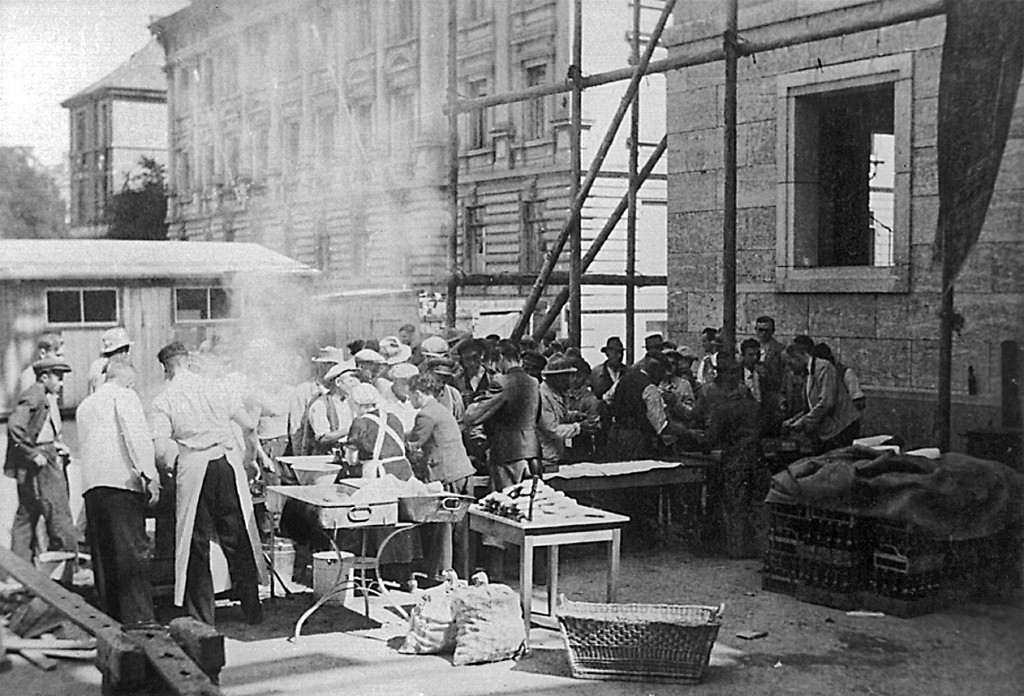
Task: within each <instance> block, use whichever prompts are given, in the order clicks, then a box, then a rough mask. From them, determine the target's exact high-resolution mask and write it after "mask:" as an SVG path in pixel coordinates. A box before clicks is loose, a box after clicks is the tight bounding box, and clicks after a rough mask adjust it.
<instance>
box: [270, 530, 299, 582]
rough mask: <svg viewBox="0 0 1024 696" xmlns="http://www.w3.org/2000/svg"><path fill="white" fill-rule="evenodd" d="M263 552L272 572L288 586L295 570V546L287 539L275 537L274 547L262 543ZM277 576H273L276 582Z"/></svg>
mask: <svg viewBox="0 0 1024 696" xmlns="http://www.w3.org/2000/svg"><path fill="white" fill-rule="evenodd" d="M263 552H264V553H266V554H267V556H268V557H269V558H270V567H271V568H272V569H273V572H274V574H275V575H276V576H277V577H278V578H281V580H282V582H284V584H285V585H286V586H288V587H290V586H291V584H292V579H293V577H294V572H295V546H294V545H293V544H292V542H291V541H289V540H288V539H277V540H275V543H274V548H271V547H270V544H263ZM276 580H277V578H274V581H275V582H276Z"/></svg>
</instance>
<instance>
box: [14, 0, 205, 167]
mask: <svg viewBox="0 0 1024 696" xmlns="http://www.w3.org/2000/svg"><path fill="white" fill-rule="evenodd" d="M186 5H188V0H0V146H10V145H24V146H30V147H32V148H33V149H34V152H35V155H36V157H37V158H38V159H39V161H40V162H42V163H43V164H44V165H46V166H55V165H58V164H61V163H62V162H63V161H64V158H65V157H66V155H67V151H68V115H67V110H66V109H63V108H61V106H60V102H61V101H63V100H64V99H67V98H68V97H70V96H71V95H72V94H74V93H76V92H78V91H79V90H81V89H83V88H85V87H88V86H89V85H90V84H92V83H93V82H95V81H97V80H99V79H100V78H102V77H103V76H104V75H106V74H107V73H109V72H111V71H112V70H113V69H114V68H116V67H117V66H118V65H120V64H121V63H123V62H125V61H126V60H128V58H129V56H131V54H132V53H134V52H135V51H137V50H138V49H140V48H142V47H143V46H145V45H146V43H147V42H148V41H149V40H150V38H152V37H151V35H150V33H149V29H148V28H147V26H148V25H149V23H150V20H151V18H155V17H163V16H166V15H168V14H171V13H173V12H175V11H177V10H179V9H181V8H182V7H185V6H186Z"/></svg>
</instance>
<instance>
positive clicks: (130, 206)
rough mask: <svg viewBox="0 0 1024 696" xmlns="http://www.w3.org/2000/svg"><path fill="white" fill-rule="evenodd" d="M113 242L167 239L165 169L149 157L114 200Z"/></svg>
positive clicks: (142, 160) (110, 234) (110, 219)
mask: <svg viewBox="0 0 1024 696" xmlns="http://www.w3.org/2000/svg"><path fill="white" fill-rule="evenodd" d="M108 223H109V225H110V230H109V231H108V232H107V237H109V238H110V239H144V240H165V239H167V188H166V187H165V186H164V166H163V165H162V164H160V163H159V162H157V161H156V160H154V159H152V158H149V157H142V158H140V159H139V166H138V168H137V169H135V170H133V171H132V172H131V173H129V174H127V175H125V179H124V185H123V186H122V187H121V191H120V193H115V194H114V195H113V196H111V197H110V206H109V208H108Z"/></svg>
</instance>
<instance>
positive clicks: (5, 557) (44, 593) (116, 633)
mask: <svg viewBox="0 0 1024 696" xmlns="http://www.w3.org/2000/svg"><path fill="white" fill-rule="evenodd" d="M0 569H3V570H6V571H7V572H8V573H9V574H10V575H11V576H12V577H14V579H15V580H17V581H18V582H20V583H21V584H22V585H24V586H25V587H26V588H28V589H29V590H30V591H31V592H32V593H33V594H35V595H36V596H37V597H38V598H40V599H42V600H43V601H45V602H46V603H47V604H49V605H50V606H52V607H53V608H54V609H56V610H57V611H59V612H60V613H61V614H63V615H64V616H66V617H67V618H68V619H70V620H71V621H72V622H74V623H75V624H77V625H79V626H81V627H82V628H83V629H85V630H86V631H87V632H89V633H91V634H92V635H94V636H97V638H98V639H99V643H98V646H97V648H98V654H99V658H100V659H98V662H99V663H100V668H101V671H103V665H104V664H105V663H104V661H103V659H102V658H103V657H104V656H109V655H110V654H111V653H109V652H106V651H104V650H103V646H104V644H105V643H107V644H111V645H114V646H115V647H119V649H120V648H125V650H123V652H125V654H128V653H131V652H133V651H132V650H130V649H127V647H128V646H126V645H125V641H129V642H131V643H134V644H135V645H136V646H137V647H138V648H139V649H141V650H142V652H143V654H144V655H145V656H146V658H147V660H148V661H149V664H150V666H151V667H152V672H153V673H155V674H156V675H158V676H159V677H160V679H162V680H163V681H164V682H165V683H166V684H167V686H168V688H170V690H171V692H172V693H175V694H180V695H181V696H218V695H219V694H220V693H221V691H220V689H218V688H217V686H216V685H215V684H214V683H213V682H212V681H211V680H210V678H209V677H208V676H207V675H206V674H205V673H204V672H203V670H202V669H200V668H199V666H198V665H197V664H196V663H195V662H193V661H192V659H191V658H189V656H188V655H186V654H185V652H184V650H182V648H181V647H179V646H178V644H177V643H175V642H174V640H173V639H171V636H170V633H168V631H167V630H166V629H163V628H159V629H137V630H131V631H125V630H123V629H122V627H121V624H119V623H118V622H117V621H115V620H114V619H112V618H111V617H109V616H107V615H106V614H104V613H103V612H101V611H100V610H99V609H97V608H96V607H93V606H92V605H90V604H89V603H88V602H86V601H85V600H84V599H83V598H82V597H80V596H79V595H77V594H75V593H73V592H69V591H68V590H66V589H64V588H63V587H61V586H60V585H58V584H57V583H55V582H53V581H52V580H50V579H49V578H48V577H46V576H44V575H43V574H42V573H40V572H39V571H37V570H36V569H35V568H34V567H33V566H31V565H30V564H29V563H27V562H26V561H25V560H23V559H21V558H19V557H18V556H16V555H14V554H13V553H12V552H11V551H10V550H9V549H5V548H3V547H0ZM115 652H116V651H115ZM41 657H44V659H48V658H45V656H41Z"/></svg>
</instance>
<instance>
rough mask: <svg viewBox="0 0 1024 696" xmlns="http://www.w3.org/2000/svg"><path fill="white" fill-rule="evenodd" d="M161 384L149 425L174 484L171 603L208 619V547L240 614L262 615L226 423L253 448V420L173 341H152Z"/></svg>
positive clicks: (254, 537) (246, 510)
mask: <svg viewBox="0 0 1024 696" xmlns="http://www.w3.org/2000/svg"><path fill="white" fill-rule="evenodd" d="M157 359H158V360H159V361H160V363H161V364H162V365H163V367H164V373H165V375H166V378H167V384H166V386H165V388H164V390H163V391H162V392H161V393H160V394H159V395H158V396H157V397H156V398H155V399H154V400H153V407H152V416H151V422H150V429H151V431H152V434H153V443H154V447H155V451H156V454H157V458H158V461H159V462H161V463H162V464H163V466H165V467H167V468H168V469H171V468H173V471H174V478H175V484H176V493H177V498H176V509H175V522H176V524H175V548H174V603H175V605H176V606H185V607H186V609H187V611H188V613H189V614H190V615H192V616H194V617H195V618H197V619H200V620H201V621H205V622H206V623H208V624H210V625H213V623H214V592H215V591H216V589H217V588H216V587H215V584H214V577H213V573H212V571H211V565H210V561H211V547H217V546H219V548H220V549H221V550H222V551H223V554H224V556H225V558H226V560H227V567H228V571H229V573H230V576H231V589H232V593H233V595H234V596H235V597H236V598H238V599H240V600H241V603H242V611H243V613H244V616H245V619H246V621H248V622H250V623H259V622H261V621H262V620H263V607H262V606H261V605H260V599H259V587H258V582H259V581H260V580H262V581H264V582H266V567H265V564H264V563H257V562H256V559H257V558H262V556H261V547H260V540H259V533H258V530H257V526H256V519H255V515H254V511H253V503H252V496H251V495H250V492H249V483H248V475H247V472H246V467H245V460H246V452H244V451H241V450H240V448H239V446H238V442H237V439H236V438H235V435H234V432H233V429H232V423H236V424H237V425H238V426H239V427H240V428H241V429H242V432H243V436H244V439H245V444H246V448H247V450H248V449H250V448H251V450H252V451H253V452H255V450H256V441H255V437H256V422H255V419H254V418H253V417H252V416H251V415H250V414H249V413H248V412H247V411H246V410H245V407H244V406H243V404H242V402H241V399H240V398H239V397H238V395H237V394H235V393H232V392H231V391H230V390H228V389H225V386H224V385H223V384H222V383H219V382H217V381H214V380H210V379H207V378H204V377H201V376H199V375H197V374H195V373H193V372H192V371H191V370H190V369H189V352H188V349H187V348H186V347H185V346H184V345H183V344H181V343H179V342H174V343H171V344H168V345H166V346H164V347H163V348H161V349H160V352H159V353H158V354H157Z"/></svg>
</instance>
